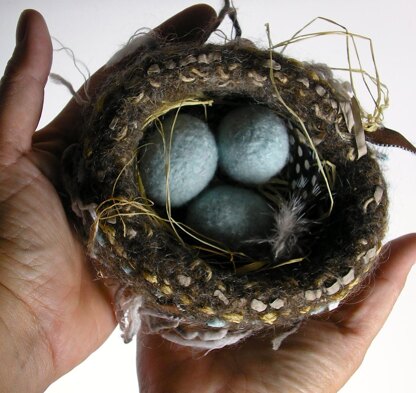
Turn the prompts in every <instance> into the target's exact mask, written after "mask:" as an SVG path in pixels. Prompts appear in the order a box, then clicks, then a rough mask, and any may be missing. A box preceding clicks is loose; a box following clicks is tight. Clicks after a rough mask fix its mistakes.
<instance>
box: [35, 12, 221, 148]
mask: <svg viewBox="0 0 416 393" xmlns="http://www.w3.org/2000/svg"><path fill="white" fill-rule="evenodd" d="M216 17H217V14H216V12H215V10H214V9H213V8H212V7H210V6H208V5H206V4H197V5H194V6H192V7H189V8H186V9H185V10H183V11H181V12H180V13H178V14H176V15H175V16H173V17H171V18H170V19H168V20H167V21H165V22H163V23H162V24H161V25H159V26H158V27H156V28H155V29H154V30H153V34H156V35H157V37H158V38H159V39H169V40H170V41H173V42H184V41H199V40H201V39H202V38H203V37H204V36H205V31H206V30H207V29H209V28H210V27H211V26H212V24H213V21H215V19H216ZM115 69H117V64H116V65H115V66H114V67H105V66H104V67H101V68H100V69H99V70H98V71H97V72H96V73H95V74H94V75H93V76H92V77H91V79H90V80H89V82H88V83H89V85H88V89H89V90H88V93H89V95H90V96H93V95H94V92H95V90H96V88H97V86H99V85H100V84H101V83H102V82H103V80H105V78H106V77H107V75H108V74H109V73H110V72H113V71H114V70H115ZM79 94H81V96H82V95H83V87H81V89H80V90H79ZM80 110H81V105H79V104H78V103H77V102H76V101H75V100H74V99H72V100H71V101H70V102H69V103H68V104H67V106H66V107H65V108H64V109H63V110H62V112H61V113H60V114H59V115H58V116H57V117H56V118H55V119H54V120H53V121H52V122H51V123H50V124H49V125H48V126H46V127H45V130H44V131H42V132H38V133H36V135H35V137H34V142H35V143H36V142H38V141H45V140H50V139H58V138H59V139H61V140H63V141H64V143H63V145H65V146H68V145H69V144H71V143H74V142H77V141H78V138H79V133H80V130H81V120H82V119H81V117H80Z"/></svg>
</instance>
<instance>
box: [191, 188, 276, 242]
mask: <svg viewBox="0 0 416 393" xmlns="http://www.w3.org/2000/svg"><path fill="white" fill-rule="evenodd" d="M272 217H273V212H272V209H271V208H270V207H269V205H268V204H267V202H266V200H265V199H264V198H263V197H262V196H261V195H259V194H258V193H256V192H255V191H252V190H248V189H245V188H241V187H235V186H229V185H221V186H216V187H213V188H209V189H207V190H205V191H203V192H202V193H201V194H200V195H198V197H197V198H195V199H194V200H193V201H192V202H191V204H190V205H189V207H188V211H187V216H186V224H187V225H189V226H190V227H191V228H192V229H194V230H195V231H197V232H199V233H201V234H202V235H205V236H207V237H209V238H211V239H213V240H216V241H218V242H220V243H224V244H226V245H228V246H229V247H230V248H236V247H239V246H241V245H242V244H243V243H244V242H245V241H247V240H251V239H256V240H258V239H259V238H262V237H264V236H267V233H268V232H269V230H270V229H271V227H272V225H273V218H272Z"/></svg>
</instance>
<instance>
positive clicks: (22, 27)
mask: <svg viewBox="0 0 416 393" xmlns="http://www.w3.org/2000/svg"><path fill="white" fill-rule="evenodd" d="M27 11H28V10H25V11H23V12H22V13H21V14H20V18H19V22H17V28H16V44H17V45H18V44H20V43H22V41H24V39H25V38H26V32H27V21H28V12H27Z"/></svg>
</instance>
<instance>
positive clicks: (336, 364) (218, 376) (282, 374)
mask: <svg viewBox="0 0 416 393" xmlns="http://www.w3.org/2000/svg"><path fill="white" fill-rule="evenodd" d="M381 255H382V256H381V258H382V263H381V264H380V266H379V268H378V269H377V271H376V272H375V274H374V276H372V277H370V278H368V279H367V280H366V282H365V283H364V286H363V289H362V290H361V291H360V292H359V293H358V294H356V295H353V297H352V298H349V299H346V302H345V303H344V304H343V305H341V306H340V307H339V308H338V309H336V310H335V311H333V312H331V313H327V314H326V315H321V316H319V317H316V318H313V319H310V320H308V321H307V322H305V323H304V324H303V325H302V326H301V328H300V329H299V330H298V331H297V332H296V333H294V334H293V335H291V336H289V337H288V338H287V339H286V340H285V341H283V343H282V345H281V347H280V348H279V350H278V351H273V350H272V346H271V339H272V337H268V336H266V337H265V336H259V337H252V338H250V339H248V340H247V341H245V342H244V343H242V344H240V345H236V346H233V347H230V348H224V349H221V350H214V351H212V352H210V353H208V354H207V355H206V356H204V353H203V352H197V351H192V350H190V349H189V348H184V347H179V346H177V345H174V344H172V343H169V342H167V341H165V340H164V339H162V338H161V337H160V336H156V335H141V336H140V337H139V339H138V340H137V343H138V375H139V382H140V388H141V390H140V391H141V392H145V393H164V392H169V393H191V392H195V391H196V390H197V391H198V392H199V393H208V392H224V393H225V392H239V393H274V392H276V393H277V392H278V393H292V392H293V393H301V392H302V393H303V392H308V393H335V392H337V391H338V390H339V389H340V388H341V387H342V386H343V385H344V384H345V383H346V382H347V381H348V379H349V378H350V377H351V376H352V375H353V374H354V372H355V371H356V370H357V368H358V367H359V366H360V364H361V362H362V360H363V358H364V355H365V353H366V352H367V349H368V348H369V346H370V344H371V342H372V340H373V339H374V337H375V336H376V335H377V333H378V332H379V331H380V329H381V327H382V326H383V324H384V322H385V321H386V319H387V317H388V316H389V314H390V312H391V310H392V308H393V305H394V303H395V302H396V300H397V298H398V296H399V294H400V292H401V290H402V288H403V286H404V284H405V281H406V277H407V275H408V273H409V271H410V269H411V267H412V266H413V264H414V263H415V261H416V234H412V235H407V236H404V237H401V238H399V239H397V240H394V241H393V242H391V243H390V244H387V245H386V246H385V247H384V251H383V252H382V254H381ZM196 387H197V388H196Z"/></svg>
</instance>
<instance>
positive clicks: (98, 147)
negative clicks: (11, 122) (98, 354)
mask: <svg viewBox="0 0 416 393" xmlns="http://www.w3.org/2000/svg"><path fill="white" fill-rule="evenodd" d="M240 105H262V106H265V107H267V108H269V109H271V110H273V111H274V112H275V113H276V114H278V116H279V117H281V118H283V119H284V120H285V122H286V124H287V125H288V129H289V131H290V139H291V151H290V154H291V158H290V161H289V162H288V164H287V165H286V167H285V169H284V170H283V171H282V172H281V173H280V174H279V175H277V176H275V177H274V178H272V179H271V180H270V181H269V182H267V184H265V185H263V186H261V187H259V190H258V191H259V192H260V193H262V194H263V195H264V196H265V197H267V199H268V201H269V203H270V204H272V205H273V206H274V207H275V208H276V211H279V209H281V207H282V206H286V207H287V209H288V210H289V211H292V212H293V211H294V210H296V203H295V202H294V201H302V203H303V205H304V206H305V207H304V208H303V210H302V211H299V212H298V213H297V214H298V215H297V216H296V215H295V218H296V220H298V221H300V224H301V223H302V220H303V219H306V220H308V222H309V223H311V224H310V225H309V226H307V228H306V229H305V230H301V234H300V235H299V236H292V237H291V236H288V239H289V240H288V245H289V243H290V241H291V242H292V243H293V242H294V243H295V244H290V248H288V250H287V251H288V252H287V253H283V254H280V256H279V257H278V258H275V255H274V254H273V250H272V246H271V243H270V242H263V243H261V244H252V245H249V246H247V247H246V248H245V249H244V250H233V249H232V247H225V246H223V245H221V244H218V243H215V242H210V241H209V240H207V239H204V238H203V237H201V236H198V234H196V233H194V232H192V230H191V229H189V228H186V227H185V226H184V225H183V224H182V223H181V217H182V216H183V212H182V210H181V209H177V211H175V209H170V208H169V206H167V208H164V207H163V208H161V207H157V206H155V205H154V204H153V203H152V201H151V200H149V198H148V196H147V195H146V190H145V189H144V187H143V184H142V182H141V178H140V173H139V165H138V163H139V161H140V157H141V151H142V150H141V146H143V145H144V144H145V143H146V138H147V135H148V134H149V133H151V132H154V128H155V123H156V122H157V121H158V120H161V119H163V118H164V117H165V116H166V115H169V114H172V113H173V114H175V113H177V112H179V111H180V112H184V113H191V114H193V115H194V116H197V117H200V118H201V119H204V120H205V121H207V122H208V123H210V124H212V125H213V127H215V124H217V123H218V120H219V119H220V118H222V117H223V116H224V114H226V113H227V112H228V111H229V110H230V109H232V108H234V107H236V106H240ZM353 108H354V102H353V101H352V99H351V94H349V92H347V91H346V90H345V89H344V87H343V85H342V84H341V83H339V82H337V81H336V80H335V79H334V78H333V77H332V74H331V72H330V71H329V69H327V68H325V67H323V66H319V67H318V66H314V65H312V64H308V63H304V62H299V61H296V60H294V59H291V58H287V57H284V56H283V55H280V54H278V53H276V52H273V51H271V50H261V49H258V48H256V47H255V46H253V45H252V44H250V43H247V42H246V41H244V40H241V39H237V40H233V41H231V42H229V43H227V44H226V45H215V44H205V45H196V44H169V43H165V44H162V43H161V44H160V45H159V46H157V47H156V48H153V49H151V50H148V51H146V52H145V53H142V54H140V55H137V54H132V55H130V56H128V57H127V58H126V59H124V60H123V62H122V63H121V65H119V66H118V67H117V70H116V71H114V72H113V73H112V74H111V75H110V76H108V78H107V80H106V81H105V82H104V83H103V84H102V86H101V87H100V88H99V90H98V92H97V94H96V96H95V98H94V99H93V101H92V102H91V103H90V104H89V105H88V106H87V107H86V108H85V113H84V119H85V122H84V129H83V134H82V138H81V140H80V142H79V143H78V144H76V145H73V146H71V147H70V148H69V149H68V151H67V152H66V154H65V157H64V168H65V169H64V180H65V184H66V187H67V190H68V193H69V194H70V197H71V201H72V209H73V211H74V212H75V213H76V214H77V216H78V218H79V219H78V222H79V227H80V228H81V231H82V233H83V236H84V240H85V245H86V247H87V250H88V255H89V257H90V258H91V260H92V261H93V263H94V265H95V268H96V269H97V272H98V276H99V277H100V278H103V279H111V280H112V281H113V282H116V283H117V284H118V285H119V286H120V290H119V294H118V297H117V299H116V302H117V304H116V306H117V308H118V317H119V321H120V323H121V325H122V328H123V329H124V334H125V338H126V340H129V339H131V337H132V335H133V334H134V333H135V332H136V331H137V329H138V323H139V321H140V319H141V322H142V323H143V325H144V326H143V328H144V329H146V330H147V331H150V332H158V333H160V334H162V335H163V336H164V337H165V338H167V339H169V340H171V341H174V342H177V343H180V344H184V345H193V346H201V347H207V348H212V347H220V346H223V345H226V344H230V343H233V342H236V341H239V340H240V339H241V338H243V337H246V336H248V335H250V334H253V333H254V332H257V331H261V330H265V329H266V328H269V327H274V328H275V329H276V328H277V330H281V331H285V330H290V329H291V328H293V326H295V325H297V324H298V323H299V322H300V321H303V320H305V319H306V318H308V317H310V316H312V315H314V314H319V313H321V312H324V311H327V310H328V309H329V310H331V309H333V308H335V307H337V305H338V304H339V302H340V301H342V300H343V299H345V298H346V297H347V296H348V295H350V294H351V293H352V292H354V290H356V289H357V288H359V287H360V283H361V282H362V281H363V280H364V279H365V278H366V276H367V275H368V274H369V273H370V272H371V271H372V269H373V268H374V266H375V264H376V261H377V254H378V251H379V250H380V247H381V241H382V238H383V236H384V233H385V229H386V224H387V218H386V217H387V214H386V212H387V205H388V201H387V193H386V184H385V181H384V179H383V176H382V173H381V171H380V167H379V165H378V163H377V159H376V157H375V155H374V153H373V152H372V150H371V149H369V148H367V151H366V154H364V155H362V156H360V154H359V150H358V149H357V139H356V136H355V134H354V126H355V127H357V126H361V123H360V121H359V120H360V119H358V120H357V116H355V117H354V116H353V115H355V114H356V113H354V110H353ZM306 161H308V163H307V164H306V163H305V162H306ZM213 181H214V182H221V181H224V179H223V174H221V173H218V174H217V175H216V176H215V179H214V180H213ZM276 231H277V232H278V228H276ZM288 247H289V246H288Z"/></svg>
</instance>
